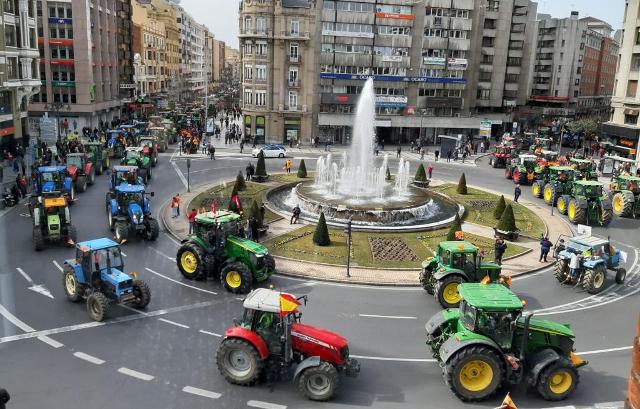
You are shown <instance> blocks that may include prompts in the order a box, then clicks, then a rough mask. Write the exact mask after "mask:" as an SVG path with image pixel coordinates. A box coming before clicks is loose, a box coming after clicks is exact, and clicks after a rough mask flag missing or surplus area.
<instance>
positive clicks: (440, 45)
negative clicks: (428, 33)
mask: <svg viewBox="0 0 640 409" xmlns="http://www.w3.org/2000/svg"><path fill="white" fill-rule="evenodd" d="M447 43H448V39H446V38H442V37H422V48H423V49H425V48H433V49H439V50H446V49H447Z"/></svg>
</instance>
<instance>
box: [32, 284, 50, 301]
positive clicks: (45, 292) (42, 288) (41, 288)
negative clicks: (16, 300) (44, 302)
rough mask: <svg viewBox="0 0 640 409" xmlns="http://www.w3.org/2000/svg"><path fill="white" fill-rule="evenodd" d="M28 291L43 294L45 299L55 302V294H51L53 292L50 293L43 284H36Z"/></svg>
mask: <svg viewBox="0 0 640 409" xmlns="http://www.w3.org/2000/svg"><path fill="white" fill-rule="evenodd" d="M27 289H28V290H31V291H35V292H36V293H38V294H42V295H44V296H45V297H49V298H51V299H52V300H53V294H51V291H49V290H48V289H47V288H46V287H45V286H44V285H43V284H34V285H32V286H31V287H29V288H27Z"/></svg>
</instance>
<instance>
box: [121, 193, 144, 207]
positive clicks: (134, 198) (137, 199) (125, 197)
mask: <svg viewBox="0 0 640 409" xmlns="http://www.w3.org/2000/svg"><path fill="white" fill-rule="evenodd" d="M118 199H119V201H120V202H121V205H127V204H129V203H137V204H139V205H142V201H143V197H142V193H123V194H121V195H120V196H119V198H118Z"/></svg>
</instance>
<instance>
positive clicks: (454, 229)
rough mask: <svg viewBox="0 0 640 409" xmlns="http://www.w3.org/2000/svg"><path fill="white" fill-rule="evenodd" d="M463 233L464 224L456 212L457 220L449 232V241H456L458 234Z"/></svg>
mask: <svg viewBox="0 0 640 409" xmlns="http://www.w3.org/2000/svg"><path fill="white" fill-rule="evenodd" d="M459 231H462V223H461V222H460V216H458V213H457V212H456V218H455V219H454V220H453V223H452V224H451V227H450V228H449V232H448V233H447V241H454V240H455V239H456V232H459Z"/></svg>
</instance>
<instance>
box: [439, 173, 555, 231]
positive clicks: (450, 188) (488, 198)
mask: <svg viewBox="0 0 640 409" xmlns="http://www.w3.org/2000/svg"><path fill="white" fill-rule="evenodd" d="M432 189H433V190H435V191H437V192H440V193H443V194H445V195H447V196H449V197H451V198H452V199H453V200H455V201H457V202H459V203H461V204H462V205H463V206H464V207H465V209H466V212H465V214H464V218H463V220H465V221H468V222H471V223H476V224H480V225H482V226H487V227H491V228H493V227H495V226H496V225H497V224H498V220H496V219H495V218H494V217H493V210H494V209H495V207H496V205H497V203H498V200H499V199H500V196H498V195H494V194H492V193H487V192H484V191H482V190H478V189H474V188H471V187H469V188H468V189H467V190H468V194H466V195H461V194H459V193H458V192H456V185H452V184H444V185H440V186H437V187H433V188H432ZM505 201H506V202H507V203H510V204H511V206H512V207H513V214H514V216H515V219H516V226H517V227H518V228H519V229H520V234H521V235H523V236H527V237H531V238H534V239H539V238H540V236H541V235H543V234H544V233H545V231H546V228H545V225H544V222H543V221H542V219H541V218H540V217H538V215H536V214H535V213H534V212H532V211H531V210H529V209H527V208H526V207H524V206H522V205H521V204H519V203H515V202H513V201H511V200H509V199H507V198H506V197H505Z"/></svg>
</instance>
